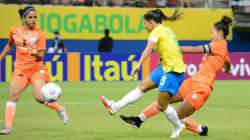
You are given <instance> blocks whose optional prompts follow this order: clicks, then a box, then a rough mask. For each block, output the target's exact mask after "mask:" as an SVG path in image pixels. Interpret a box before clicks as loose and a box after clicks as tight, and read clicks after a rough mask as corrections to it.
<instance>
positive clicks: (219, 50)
mask: <svg viewBox="0 0 250 140" xmlns="http://www.w3.org/2000/svg"><path fill="white" fill-rule="evenodd" d="M210 47H211V54H218V55H221V54H224V53H226V50H227V49H226V47H227V46H226V44H223V43H211V44H210Z"/></svg>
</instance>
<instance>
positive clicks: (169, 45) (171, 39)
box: [149, 24, 185, 73]
mask: <svg viewBox="0 0 250 140" xmlns="http://www.w3.org/2000/svg"><path fill="white" fill-rule="evenodd" d="M149 41H153V42H154V43H155V44H156V45H155V46H154V49H155V51H156V52H157V53H159V54H160V57H161V60H162V68H163V70H164V72H166V73H167V72H171V71H172V72H178V73H182V72H184V71H185V65H184V62H183V57H182V54H181V50H180V48H179V43H178V41H177V39H176V36H175V34H174V33H173V31H172V30H171V29H170V28H168V27H166V26H164V25H162V24H160V25H158V26H157V27H156V28H155V29H154V30H153V31H152V32H151V33H150V35H149Z"/></svg>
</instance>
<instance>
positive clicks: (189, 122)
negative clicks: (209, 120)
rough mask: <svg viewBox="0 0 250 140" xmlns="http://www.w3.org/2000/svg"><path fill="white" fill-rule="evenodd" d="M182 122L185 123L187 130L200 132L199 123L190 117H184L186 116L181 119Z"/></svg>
mask: <svg viewBox="0 0 250 140" xmlns="http://www.w3.org/2000/svg"><path fill="white" fill-rule="evenodd" d="M182 122H183V123H184V124H185V125H186V127H187V129H188V130H191V131H192V132H194V133H201V132H202V128H201V125H200V124H198V123H197V122H196V121H195V120H193V119H192V118H191V117H186V118H184V119H182Z"/></svg>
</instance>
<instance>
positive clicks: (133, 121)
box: [120, 115, 143, 128]
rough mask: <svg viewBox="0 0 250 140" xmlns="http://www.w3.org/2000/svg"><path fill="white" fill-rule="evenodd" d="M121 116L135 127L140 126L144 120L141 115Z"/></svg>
mask: <svg viewBox="0 0 250 140" xmlns="http://www.w3.org/2000/svg"><path fill="white" fill-rule="evenodd" d="M120 118H121V119H122V120H123V121H125V122H126V123H128V124H131V125H132V126H133V127H134V128H140V126H141V124H142V123H143V121H142V120H141V119H140V118H139V117H134V116H125V115H120Z"/></svg>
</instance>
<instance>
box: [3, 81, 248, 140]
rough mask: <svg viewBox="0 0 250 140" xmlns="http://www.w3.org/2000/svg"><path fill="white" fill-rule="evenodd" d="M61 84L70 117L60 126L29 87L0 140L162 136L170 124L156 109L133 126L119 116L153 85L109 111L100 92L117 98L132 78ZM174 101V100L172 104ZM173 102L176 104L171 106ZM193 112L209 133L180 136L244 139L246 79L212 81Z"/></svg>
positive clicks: (134, 110) (134, 109)
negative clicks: (206, 96)
mask: <svg viewBox="0 0 250 140" xmlns="http://www.w3.org/2000/svg"><path fill="white" fill-rule="evenodd" d="M58 84H59V85H60V86H61V87H62V89H63V95H62V98H61V99H60V102H61V103H62V104H63V105H64V106H65V107H66V108H67V111H68V114H69V117H70V122H69V123H68V124H67V125H63V124H62V122H61V121H60V120H59V118H58V116H57V114H56V113H55V112H54V111H52V110H49V109H48V108H46V107H45V106H42V105H40V104H38V103H36V102H35V100H34V98H33V93H32V89H31V88H28V89H26V91H25V92H24V93H23V95H22V98H21V100H20V101H19V103H18V104H17V112H16V118H15V122H14V128H13V133H12V135H10V136H0V140H80V139H81V140H165V139H169V135H170V132H171V125H170V123H169V122H168V121H167V120H166V118H165V117H164V115H163V114H159V115H158V116H155V117H154V118H152V119H150V120H148V121H147V122H146V123H144V124H143V125H142V126H141V128H140V129H135V128H132V127H131V126H129V125H128V124H126V123H124V122H122V121H121V120H120V119H119V115H121V114H125V115H137V114H139V113H140V111H141V110H142V109H143V108H144V107H146V106H147V105H148V104H149V103H151V102H152V101H153V100H155V99H156V96H157V90H152V91H151V92H148V93H147V95H145V96H144V98H142V99H141V100H140V101H138V102H137V103H135V104H133V105H130V106H128V107H127V108H125V109H123V110H121V111H120V112H119V113H118V114H116V115H115V116H110V115H109V114H108V112H106V110H105V109H104V107H103V105H102V104H101V102H100V100H99V96H100V95H105V96H106V97H107V98H109V99H114V100H118V99H119V98H121V97H122V96H123V95H125V94H126V93H128V92H129V91H130V90H131V89H134V88H135V87H136V86H137V84H138V82H59V83H58ZM8 86H9V83H0V127H1V128H3V126H4V121H3V120H4V108H5V103H6V100H7V98H8V91H9V90H8ZM177 105H178V104H177ZM175 106H176V105H175ZM193 117H194V118H195V119H196V120H197V121H198V122H200V123H206V124H208V125H209V135H208V136H207V137H200V136H199V135H197V134H193V133H191V132H188V131H185V132H184V133H183V134H182V135H181V136H180V138H178V139H181V140H200V139H207V140H249V139H250V131H249V130H250V81H217V82H216V83H215V89H214V91H213V93H212V95H211V96H210V98H209V99H208V102H207V103H206V104H205V105H204V106H203V107H202V108H201V110H200V111H198V112H195V114H194V115H193Z"/></svg>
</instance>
